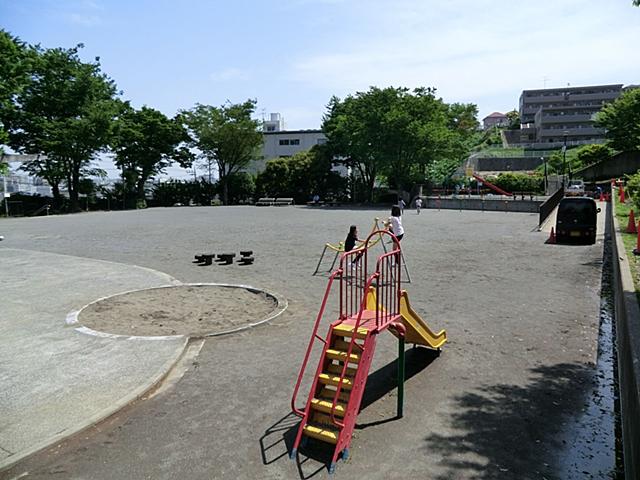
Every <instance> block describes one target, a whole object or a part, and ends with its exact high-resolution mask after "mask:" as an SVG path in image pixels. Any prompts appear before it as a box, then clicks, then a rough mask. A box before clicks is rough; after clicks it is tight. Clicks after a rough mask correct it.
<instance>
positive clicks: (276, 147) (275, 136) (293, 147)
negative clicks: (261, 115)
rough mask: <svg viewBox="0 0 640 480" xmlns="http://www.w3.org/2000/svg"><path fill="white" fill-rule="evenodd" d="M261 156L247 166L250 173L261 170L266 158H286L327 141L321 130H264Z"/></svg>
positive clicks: (263, 167)
mask: <svg viewBox="0 0 640 480" xmlns="http://www.w3.org/2000/svg"><path fill="white" fill-rule="evenodd" d="M263 138H264V143H263V145H262V152H261V154H262V158H261V159H257V160H255V161H254V162H252V164H251V165H250V166H249V167H248V168H247V171H248V172H250V173H254V174H255V173H258V172H262V171H264V169H265V166H266V164H267V161H268V160H272V159H274V158H288V157H291V156H293V155H294V154H296V153H298V152H303V151H306V150H310V149H311V147H313V146H314V145H319V144H323V143H325V142H326V141H327V137H325V135H324V133H322V130H283V131H281V132H264V133H263Z"/></svg>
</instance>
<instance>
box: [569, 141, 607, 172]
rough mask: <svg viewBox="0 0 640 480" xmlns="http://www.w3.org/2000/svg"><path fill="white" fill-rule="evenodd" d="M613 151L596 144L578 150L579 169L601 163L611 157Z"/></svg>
mask: <svg viewBox="0 0 640 480" xmlns="http://www.w3.org/2000/svg"><path fill="white" fill-rule="evenodd" d="M612 154H613V150H611V149H610V148H609V147H607V146H606V145H600V144H597V143H594V144H592V145H584V146H582V147H580V148H578V149H577V151H576V157H577V159H578V164H579V168H583V167H588V166H589V165H593V164H594V163H598V162H601V161H602V160H606V159H607V158H609V157H611V155H612Z"/></svg>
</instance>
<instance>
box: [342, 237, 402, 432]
mask: <svg viewBox="0 0 640 480" xmlns="http://www.w3.org/2000/svg"><path fill="white" fill-rule="evenodd" d="M383 234H385V235H389V236H390V237H391V239H392V241H393V243H394V247H395V249H394V250H393V251H391V252H388V253H385V254H384V255H381V256H380V258H378V261H377V262H376V271H375V272H374V273H373V274H372V275H371V276H370V277H369V278H368V279H367V282H366V284H365V287H364V289H363V290H362V297H361V299H360V308H359V309H358V316H357V318H356V323H355V325H354V327H353V334H352V335H351V341H350V342H349V347H348V348H347V355H346V358H345V361H344V363H343V365H342V371H341V373H340V379H339V380H338V385H337V390H336V393H335V395H334V397H333V402H332V404H331V412H330V418H331V422H332V423H333V424H334V425H336V426H338V427H340V428H342V427H344V423H342V422H340V421H339V420H336V417H335V409H336V406H337V404H338V398H339V397H340V392H341V390H342V384H343V383H342V382H343V381H344V377H345V375H346V372H347V367H348V364H349V359H350V358H351V353H352V352H353V347H354V345H356V346H357V347H358V348H359V349H360V352H361V353H362V352H364V347H363V346H361V345H359V344H357V343H356V339H357V337H358V335H357V333H358V328H359V327H360V323H361V321H362V313H363V312H364V310H365V309H366V306H367V295H368V292H369V289H370V288H371V285H372V284H373V281H374V280H377V279H378V278H380V276H381V273H380V267H381V264H382V261H383V259H384V258H389V257H391V256H396V267H397V268H398V271H397V272H396V277H395V284H396V285H397V287H396V290H397V292H396V297H397V298H396V301H397V302H398V305H399V301H400V299H399V295H400V280H401V279H400V275H401V274H402V270H400V268H399V267H400V255H399V253H400V252H401V250H400V242H399V241H398V239H397V238H396V236H395V235H393V234H392V233H390V232H389V231H388V230H377V231H375V232H371V234H370V235H369V236H368V237H367V239H366V240H365V242H364V245H363V249H364V251H365V265H366V255H367V253H368V248H369V246H370V245H369V241H370V240H371V238H373V237H374V236H376V235H377V236H378V237H379V238H378V240H377V241H380V240H382V236H383ZM377 241H376V243H377ZM382 242H383V245H384V240H382ZM344 258H346V256H345V257H343V260H344ZM341 266H342V265H341ZM365 271H366V270H365ZM377 288H378V285H376V289H377ZM376 298H377V297H376ZM379 311H380V308H379V305H378V302H377V301H376V328H379V327H380V325H379V318H378V316H379ZM394 312H395V310H394ZM341 315H342V312H341ZM390 316H393V314H390ZM388 323H391V321H389V322H388ZM388 323H387V324H388ZM345 414H346V412H345Z"/></svg>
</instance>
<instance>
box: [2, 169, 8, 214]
mask: <svg viewBox="0 0 640 480" xmlns="http://www.w3.org/2000/svg"><path fill="white" fill-rule="evenodd" d="M2 197H3V198H2V200H4V210H5V213H6V214H7V218H8V217H9V202H8V200H7V176H6V175H2Z"/></svg>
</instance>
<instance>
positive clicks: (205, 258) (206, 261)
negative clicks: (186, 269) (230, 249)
mask: <svg viewBox="0 0 640 480" xmlns="http://www.w3.org/2000/svg"><path fill="white" fill-rule="evenodd" d="M235 257H236V254H235V253H218V254H215V253H200V254H196V255H195V257H194V258H195V260H194V261H193V263H197V264H198V265H200V266H201V267H204V266H207V265H213V262H216V263H218V264H220V265H231V264H232V263H233V259H234V258H235ZM254 260H255V257H254V256H253V250H243V251H241V252H240V258H239V259H238V263H239V264H240V265H251V264H253V262H254Z"/></svg>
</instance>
